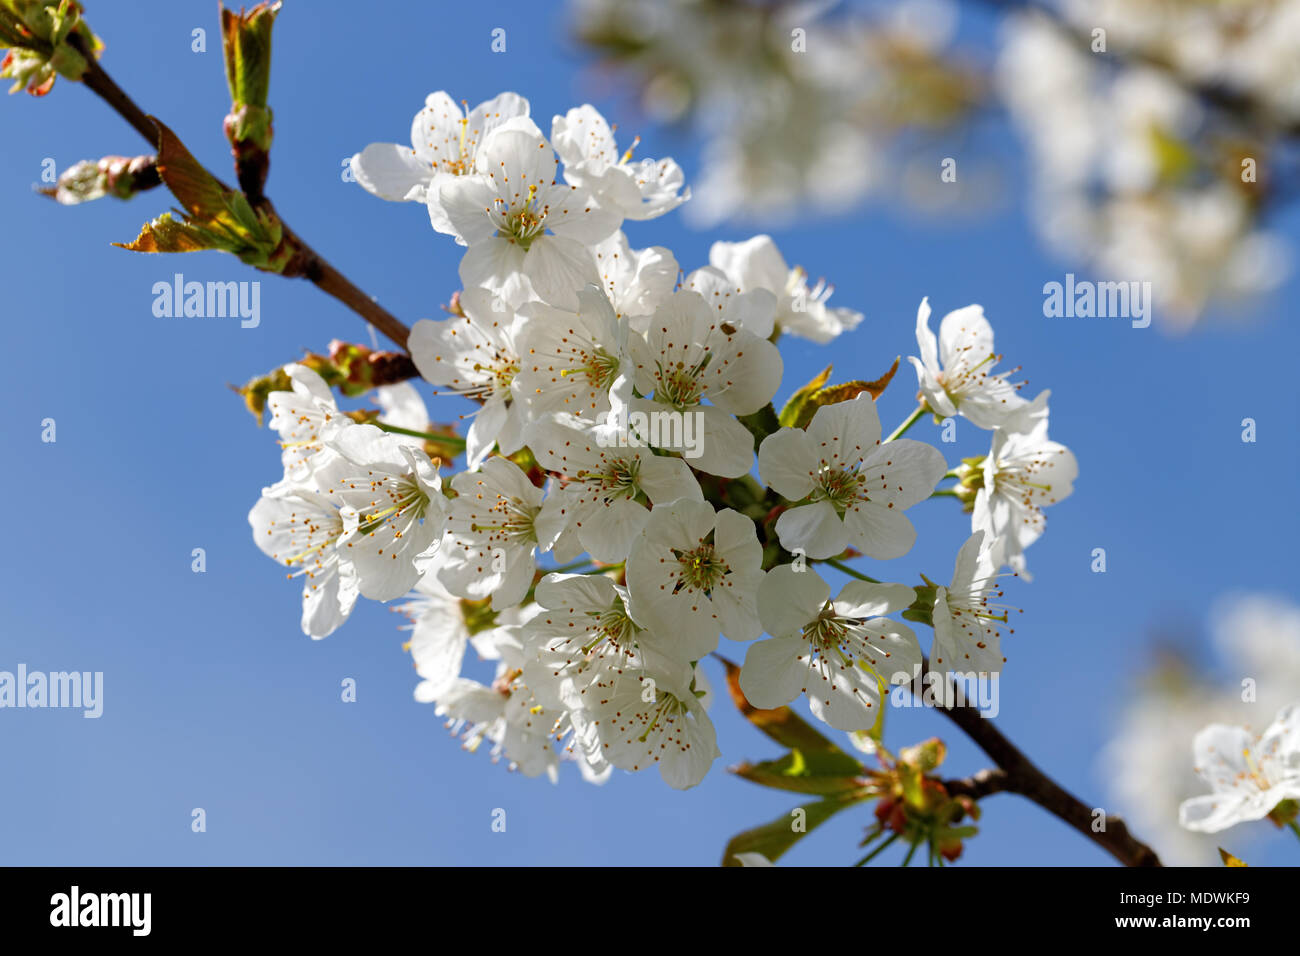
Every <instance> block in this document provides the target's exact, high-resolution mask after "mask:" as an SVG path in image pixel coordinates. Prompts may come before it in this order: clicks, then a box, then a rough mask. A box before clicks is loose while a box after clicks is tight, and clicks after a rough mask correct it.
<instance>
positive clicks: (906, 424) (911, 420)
mask: <svg viewBox="0 0 1300 956" xmlns="http://www.w3.org/2000/svg"><path fill="white" fill-rule="evenodd" d="M924 414H925V406H924V405H918V406H916V411H914V412H912V414H910V415H908V416H907V418H905V419H903V424H901V425H899V426H898V427H897V428H895V429H894V430H893V431H892V432H890V433H889V437H888V438H886V439H885V441H887V442H889V441H893V440H894V439H895V438H899V437H901V436H902V435H903V433H904V432H906V431H907V430H908V429H909V428H911V427H912V426H913V425H915V424H916V423H917V422H918V421H920V420H921V416H922V415H924ZM881 444H882V445H883V444H884V442H881Z"/></svg>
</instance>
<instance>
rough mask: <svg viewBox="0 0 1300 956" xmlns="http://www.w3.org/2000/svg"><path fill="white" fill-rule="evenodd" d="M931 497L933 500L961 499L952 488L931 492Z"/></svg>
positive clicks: (937, 489)
mask: <svg viewBox="0 0 1300 956" xmlns="http://www.w3.org/2000/svg"><path fill="white" fill-rule="evenodd" d="M930 497H931V498H960V497H961V495H959V494H957V492H956V491H954V490H953V489H951V488H936V489H935V490H934V491H932V492H930Z"/></svg>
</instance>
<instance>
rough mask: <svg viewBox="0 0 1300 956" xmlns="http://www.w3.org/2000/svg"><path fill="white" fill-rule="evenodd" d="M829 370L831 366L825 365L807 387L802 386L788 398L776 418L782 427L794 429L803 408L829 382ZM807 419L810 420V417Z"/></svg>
mask: <svg viewBox="0 0 1300 956" xmlns="http://www.w3.org/2000/svg"><path fill="white" fill-rule="evenodd" d="M831 368H832V366H830V365H827V366H826V367H825V368H824V369H822V372H821V374H820V375H818V376H816V377H815V378H813V379H812V380H811V381H810V382H808V384H807V385H805V386H803V387H802V388H801V389H799V391H797V392H795V393H794V394H793V395H791V396H790V400H789V401H788V402H786V403H785V407H784V408H782V409H781V414H780V415H779V416H778V420H779V421H780V422H781V425H782V426H783V427H785V428H794V427H795V423H796V422H798V421H799V415H800V413H801V412H802V411H803V407H804V406H805V405H807V404H808V401H809V400H810V399H811V398H812V396H813V393H814V392H816V391H817V390H818V389H820V388H821V387H822V386H824V385H825V384H826V383H827V382H828V381H829V380H830V377H831ZM809 417H810V418H811V416H809Z"/></svg>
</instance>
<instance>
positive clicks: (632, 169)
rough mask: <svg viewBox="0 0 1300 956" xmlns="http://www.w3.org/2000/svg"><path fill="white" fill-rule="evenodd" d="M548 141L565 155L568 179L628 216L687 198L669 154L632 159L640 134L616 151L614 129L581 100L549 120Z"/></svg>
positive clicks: (666, 208) (651, 215) (648, 215)
mask: <svg viewBox="0 0 1300 956" xmlns="http://www.w3.org/2000/svg"><path fill="white" fill-rule="evenodd" d="M551 142H552V143H553V144H554V145H555V151H556V152H557V153H559V154H560V159H562V160H563V161H564V178H565V181H566V182H569V183H572V184H573V185H575V186H580V187H582V188H583V189H588V190H590V191H591V193H592V195H594V196H595V197H596V199H597V200H598V201H599V202H600V203H601V204H602V205H607V206H610V207H611V208H615V209H618V210H619V211H620V212H621V213H622V214H623V216H624V217H625V218H627V219H655V218H657V217H659V216H662V215H663V214H664V213H666V212H671V211H672V210H674V209H676V208H677V207H678V206H680V205H681V204H682V203H684V202H686V201H687V200H688V199H690V198H691V191H690V189H688V188H685V187H684V184H685V182H686V177H685V176H684V175H683V174H682V170H681V167H680V166H678V165H677V163H675V162H674V161H673V160H671V159H642V160H636V161H633V159H632V152H633V150H634V149H635V148H636V145H637V143H639V142H640V137H637V140H636V141H635V142H633V144H632V146H631V147H630V148H629V149H628V150H627V151H626V152H625V153H622V154H620V153H619V151H618V144H617V143H616V142H615V140H614V131H613V130H612V129H610V126H609V124H608V123H606V122H605V118H604V117H603V116H601V115H600V113H598V112H597V111H596V108H595V107H593V106H591V105H589V104H584V105H583V106H577V107H574V108H573V109H571V110H569V112H568V113H566V114H565V115H564V116H556V117H555V118H554V119H553V120H552V121H551Z"/></svg>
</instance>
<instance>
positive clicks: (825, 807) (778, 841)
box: [722, 797, 863, 866]
mask: <svg viewBox="0 0 1300 956" xmlns="http://www.w3.org/2000/svg"><path fill="white" fill-rule="evenodd" d="M862 799H863V798H861V797H827V798H826V799H824V800H818V801H817V802H816V803H813V804H810V805H808V806H805V807H801V808H800V807H796V808H794V809H802V810H803V811H804V827H803V830H802V832H800V831H798V830H795V829H794V823H795V821H796V818H795V816H794V809H792V810H790V811H789V812H787V813H786V814H784V815H783V816H780V817H777V818H776V819H775V820H773V821H772V822H771V823H766V824H764V825H763V826H761V827H755V828H754V829H752V830H746V831H745V832H744V833H738V834H736V835H735V836H734V837H732V838H731V840H730V841H729V842H728V843H727V848H726V849H725V850H723V851H722V865H723V866H740V862H739V861H738V860H737V859H736V858H735V855H736V854H737V853H761V854H763V856H765V857H767V858H768V859H769V860H771V861H772V862H773V863H775V862H776V861H777V860H779V859H780V858H781V856H782V855H783V854H784V853H785V852H786V851H787V850H789V849H790V847H792V846H794V845H795V844H796V843H798V842H799V840H800V839H801V838H803V837H804V836H807V835H808V834H809V833H811V832H812V831H813V830H814V829H816V828H817V827H818V826H820V825H821V824H822V823H824V822H826V821H827V820H829V819H830V818H831V817H832V816H834V815H835V814H836V813H839V811H841V810H843V809H845V808H846V807H851V806H853V805H854V804H856V803H860V802H861V801H862Z"/></svg>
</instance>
